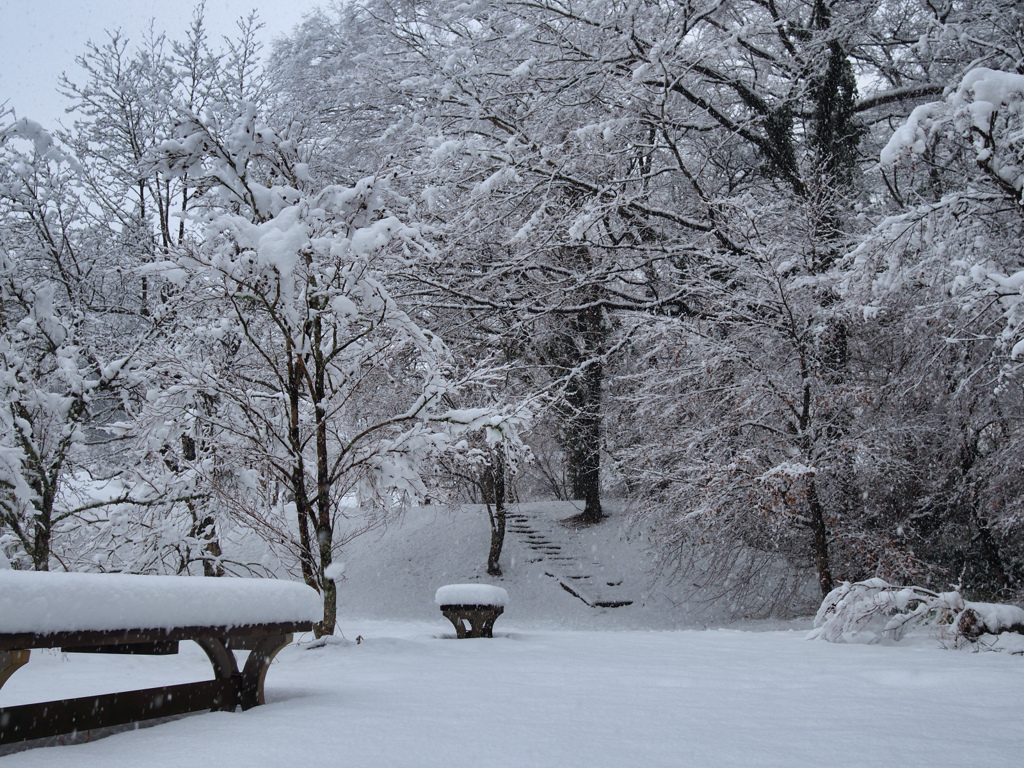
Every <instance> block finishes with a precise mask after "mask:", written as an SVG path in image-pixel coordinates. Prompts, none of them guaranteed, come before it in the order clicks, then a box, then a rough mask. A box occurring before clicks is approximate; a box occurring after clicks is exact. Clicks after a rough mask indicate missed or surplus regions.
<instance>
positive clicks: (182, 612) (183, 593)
mask: <svg viewBox="0 0 1024 768" xmlns="http://www.w3.org/2000/svg"><path fill="white" fill-rule="evenodd" d="M321 615H322V605H321V602H320V598H319V596H318V595H317V593H316V592H315V591H314V590H312V589H310V588H309V587H307V586H305V585H303V584H297V583H294V582H286V581H274V580H269V579H233V578H222V579H212V578H210V579H208V578H198V577H187V576H131V575H122V574H86V573H36V572H25V571H11V570H0V688H2V686H3V684H4V683H5V682H6V681H7V680H8V679H9V678H10V676H11V675H12V674H14V672H16V671H17V670H18V669H19V668H21V667H22V666H24V665H25V664H26V663H27V662H28V660H29V652H30V650H31V649H33V648H60V649H61V650H62V651H64V652H84V653H143V654H169V653H177V652H178V643H179V642H180V641H182V640H194V641H195V642H196V643H197V644H198V645H199V646H200V647H201V648H202V649H203V650H204V651H205V652H206V655H207V656H208V657H209V658H210V662H211V663H212V665H213V672H214V679H213V680H207V681H203V682H197V683H186V684H184V685H172V686H166V687H162V688H148V689H144V690H137V691H127V692H122V693H113V694H106V695H101V696H86V697H83V698H79V699H64V700H60V701H49V702H42V703H39V704H24V705H20V706H11V707H3V708H0V744H8V743H12V742H20V741H26V740H29V739H38V738H44V737H49V736H57V735H61V734H66V733H73V732H76V731H78V732H81V731H86V730H90V731H91V730H94V729H97V728H106V727H109V726H114V725H123V724H126V723H134V722H139V721H141V720H148V719H151V718H157V717H167V716H170V715H179V714H184V713H186V712H198V711H201V710H210V709H212V710H221V711H233V710H234V709H235V707H237V706H241V707H242V709H248V708H250V707H254V706H256V705H257V704H262V703H263V702H264V696H263V683H264V679H265V678H266V674H267V668H268V667H269V666H270V662H271V661H272V660H273V658H274V656H275V655H276V654H277V653H278V651H280V650H281V649H282V648H283V647H284V646H285V645H287V644H288V643H289V642H290V641H291V636H292V633H293V632H304V631H308V630H309V629H310V628H311V626H312V624H313V622H314V621H316V620H318V619H319V618H320V616H321ZM235 650H248V651H249V656H248V658H247V659H246V661H245V664H244V666H243V667H242V669H241V670H239V666H238V662H237V660H236V659H235V655H234V651H235ZM0 703H2V699H0Z"/></svg>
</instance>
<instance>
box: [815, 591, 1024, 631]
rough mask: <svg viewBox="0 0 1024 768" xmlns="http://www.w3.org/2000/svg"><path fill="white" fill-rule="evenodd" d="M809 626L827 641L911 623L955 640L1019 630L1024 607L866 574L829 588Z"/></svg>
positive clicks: (907, 627)
mask: <svg viewBox="0 0 1024 768" xmlns="http://www.w3.org/2000/svg"><path fill="white" fill-rule="evenodd" d="M814 626H815V629H814V630H813V631H812V632H811V634H810V637H811V638H820V639H823V640H828V641H829V642H841V641H844V640H854V639H866V640H867V641H868V642H877V641H879V640H882V639H891V640H899V639H900V638H901V637H903V636H904V635H905V634H906V633H907V632H908V631H910V630H912V629H914V628H916V627H934V628H936V629H937V630H938V631H939V634H940V635H941V636H942V637H943V638H945V639H948V640H952V641H953V642H954V643H956V642H959V641H960V640H967V641H974V640H977V639H978V638H979V637H981V636H982V635H984V634H992V635H996V634H1000V633H1002V632H1019V633H1024V608H1020V607H1018V606H1015V605H1000V604H996V603H975V602H968V601H966V600H964V599H963V596H962V595H961V594H960V592H959V591H953V592H932V591H931V590H928V589H923V588H921V587H900V586H894V585H891V584H888V583H887V582H885V581H884V580H882V579H868V580H867V581H859V582H856V583H852V584H851V583H850V582H844V583H843V584H841V585H840V586H838V587H836V588H835V589H833V590H832V591H831V592H829V594H828V595H827V596H826V597H825V600H824V601H823V602H822V604H821V608H819V609H818V614H817V616H815V619H814Z"/></svg>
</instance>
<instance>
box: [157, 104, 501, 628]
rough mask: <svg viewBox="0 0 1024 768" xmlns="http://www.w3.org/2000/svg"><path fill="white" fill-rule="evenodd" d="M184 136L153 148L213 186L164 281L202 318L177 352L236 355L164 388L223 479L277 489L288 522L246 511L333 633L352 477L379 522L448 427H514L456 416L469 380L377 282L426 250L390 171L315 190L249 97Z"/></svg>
mask: <svg viewBox="0 0 1024 768" xmlns="http://www.w3.org/2000/svg"><path fill="white" fill-rule="evenodd" d="M177 136H178V137H177V138H176V139H173V140H168V141H166V142H164V144H163V145H162V147H161V149H160V157H161V159H160V161H159V163H160V167H161V168H162V169H163V171H164V172H165V173H166V174H167V175H169V176H172V177H181V176H184V177H187V178H189V179H192V180H196V181H198V180H202V182H203V184H204V186H206V187H208V188H209V192H208V194H207V196H206V199H205V201H204V203H203V205H202V206H201V207H198V208H196V209H194V210H196V213H195V214H194V216H193V217H192V218H191V222H192V223H191V224H190V226H192V227H194V228H195V233H194V236H192V237H191V238H189V240H188V242H187V247H186V248H184V249H183V250H181V251H180V252H179V253H177V254H176V257H175V259H174V260H173V262H168V263H167V264H165V265H164V267H165V268H164V269H163V276H164V277H165V279H168V280H172V281H177V282H178V283H179V290H180V291H181V292H182V293H183V294H184V295H187V296H190V297H192V300H193V301H195V302H196V305H197V308H198V311H195V312H190V313H188V314H189V315H190V316H192V317H194V318H197V319H196V320H195V321H194V322H193V323H192V324H191V327H190V329H189V334H188V337H189V338H190V339H191V341H190V349H189V352H188V354H187V355H185V357H186V359H194V358H195V357H196V356H197V355H196V353H199V352H200V350H201V348H202V347H208V348H210V349H225V348H227V349H230V350H231V355H230V358H226V357H225V356H223V355H219V356H216V355H212V354H209V353H206V354H202V355H201V356H199V358H198V359H200V360H202V363H201V364H194V365H190V366H188V367H182V368H181V369H179V370H178V371H176V372H175V378H179V377H180V380H181V384H180V385H179V386H178V387H173V388H171V389H169V390H168V392H169V393H172V394H171V395H170V396H171V397H174V398H176V399H175V400H174V402H175V407H177V408H181V409H182V410H183V413H182V416H181V418H185V419H187V420H189V421H193V422H205V423H206V425H207V427H208V428H209V431H210V433H211V434H212V435H214V437H213V438H211V439H213V440H215V441H216V442H217V443H218V444H227V445H230V446H231V450H232V451H233V453H234V455H235V456H236V457H237V458H238V460H239V465H236V466H235V467H234V468H233V471H234V472H236V473H240V474H245V473H251V472H253V471H255V472H256V473H266V474H265V475H264V477H270V478H272V479H273V483H272V484H271V486H270V489H271V491H272V493H274V494H276V498H272V499H270V500H269V501H271V502H272V503H276V504H277V505H278V506H282V508H284V507H286V508H289V509H291V510H292V511H293V514H294V518H293V519H292V520H290V521H268V520H267V518H266V517H265V515H263V514H262V513H261V512H260V511H256V510H251V511H250V513H249V514H250V515H252V516H259V517H260V518H261V519H262V520H264V521H266V522H267V523H268V525H269V526H270V528H271V529H272V533H273V536H276V537H277V538H278V539H279V540H280V541H285V542H287V544H288V545H289V546H290V548H291V550H292V553H293V555H294V556H295V558H296V559H297V561H298V566H299V568H300V570H301V573H302V576H303V578H304V579H305V580H306V582H307V583H309V584H310V585H312V586H315V587H316V588H317V589H319V590H321V591H322V593H323V595H324V621H323V623H322V624H321V625H320V627H319V630H318V631H319V632H321V633H330V632H332V631H333V628H334V624H335V617H336V600H337V593H336V588H335V584H334V581H333V575H334V570H335V569H333V568H332V563H333V562H334V557H335V552H336V550H337V547H338V546H339V543H340V542H339V541H338V540H337V539H336V538H335V536H336V530H337V529H338V521H339V519H340V518H341V517H342V516H344V514H345V505H344V503H343V500H344V499H345V497H346V496H350V495H352V494H353V493H354V492H355V491H356V489H357V485H359V484H362V485H363V486H364V487H369V488H370V489H372V492H373V495H374V496H375V497H376V498H377V499H378V500H379V503H380V507H381V511H382V512H384V511H386V509H387V507H388V506H389V504H390V503H391V502H392V501H393V500H394V499H396V497H397V498H399V499H400V498H403V497H414V498H415V497H421V496H423V495H424V494H425V492H426V488H425V485H424V481H423V477H422V472H423V465H424V464H425V463H426V462H428V461H429V460H430V458H431V457H434V456H438V455H441V454H445V453H448V452H453V451H457V450H460V449H461V448H460V446H459V445H458V443H457V441H456V440H455V439H454V438H453V434H454V432H457V431H459V430H465V429H470V428H481V427H483V428H486V431H487V434H488V435H489V440H490V441H495V440H500V439H502V437H503V432H504V433H505V435H507V436H508V438H509V439H512V438H513V437H514V422H513V420H510V419H509V418H508V417H506V416H505V415H502V414H500V413H493V412H492V411H489V410H481V409H476V410H469V411H466V410H458V411H456V410H453V409H452V408H451V406H450V403H451V402H452V401H453V398H455V397H456V394H457V392H458V390H459V389H460V387H462V386H463V385H465V384H467V383H468V382H469V381H471V380H474V379H475V378H477V377H478V376H479V375H480V374H478V373H477V372H469V373H460V372H458V371H456V370H454V369H453V368H452V362H451V356H450V354H449V352H448V350H447V348H446V347H445V345H444V343H443V342H442V341H441V339H440V338H439V337H437V336H436V335H434V334H432V333H431V332H430V331H427V330H425V329H423V328H421V327H420V326H419V325H417V324H416V323H415V322H414V321H413V320H412V319H411V318H410V316H409V315H408V314H407V313H406V312H405V311H404V310H403V309H402V308H401V307H400V306H399V305H398V304H397V302H396V301H395V299H394V298H393V297H392V296H391V294H390V292H389V290H388V287H387V285H386V284H385V282H384V279H383V276H384V275H385V274H386V273H387V271H389V269H393V268H394V266H395V265H399V264H402V263H411V262H412V261H414V260H415V259H416V258H417V257H419V256H420V255H421V254H422V253H424V252H426V251H428V250H429V248H430V246H429V243H428V241H427V239H426V238H425V236H424V233H423V231H422V230H421V229H420V228H418V227H417V226H415V225H414V224H411V223H407V222H406V221H403V219H401V218H400V217H399V216H397V215H395V214H394V213H393V212H392V210H391V209H390V208H389V195H388V190H387V185H388V179H387V177H386V176H385V175H380V176H377V177H370V178H366V179H363V180H362V181H360V182H358V183H357V184H356V185H355V186H352V187H346V186H337V185H328V186H322V187H321V186H318V185H316V184H314V183H313V182H311V181H310V179H309V175H308V172H307V163H306V160H307V157H306V156H305V155H304V152H305V147H304V145H303V143H302V141H301V137H300V135H299V128H298V126H296V125H295V124H291V125H289V126H286V127H285V128H283V129H281V130H280V131H276V130H274V129H273V128H272V127H271V126H270V125H268V124H267V123H266V122H264V120H263V119H262V117H261V116H260V115H259V114H258V112H257V110H256V108H255V107H254V106H253V105H251V104H246V103H242V104H241V105H240V109H239V112H238V113H237V115H236V117H235V118H234V120H232V121H231V122H230V123H220V122H215V123H208V122H207V121H205V120H204V118H202V117H199V116H196V115H184V116H183V119H182V122H181V124H180V125H179V128H178V130H177ZM224 363H227V364H226V365H224ZM482 375H484V376H486V374H482ZM467 377H468V378H467ZM182 387H189V388H191V389H192V390H193V391H194V392H197V393H199V392H201V393H204V395H205V396H211V397H216V398H217V406H216V408H214V409H212V410H205V411H204V410H202V409H199V408H196V407H195V405H194V403H195V401H196V398H195V396H189V397H188V398H186V399H185V400H182V399H181V398H180V397H178V396H177V395H174V394H173V390H174V389H181V388H182ZM237 485H238V484H237V483H236V484H235V486H236V487H237ZM363 498H366V494H363ZM236 501H239V503H241V504H242V505H243V506H244V505H246V504H249V505H251V504H260V503H267V501H268V499H267V498H266V497H265V496H264V497H262V498H260V497H259V496H256V497H253V498H250V499H248V500H246V499H244V498H242V499H239V498H238V497H236Z"/></svg>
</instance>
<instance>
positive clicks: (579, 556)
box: [0, 505, 1024, 768]
mask: <svg viewBox="0 0 1024 768" xmlns="http://www.w3.org/2000/svg"><path fill="white" fill-rule="evenodd" d="M528 511H530V513H531V515H535V516H544V515H556V514H561V511H559V510H558V509H556V508H554V507H553V506H550V507H545V506H543V505H539V506H537V507H536V508H532V509H530V510H528ZM617 526H618V523H617V522H616V520H615V519H613V520H611V521H609V523H608V526H607V527H606V528H605V527H603V526H602V527H600V528H598V529H593V530H592V531H590V532H588V533H587V535H585V536H584V537H583V538H582V539H579V538H572V537H571V536H570V538H572V541H571V542H568V541H567V542H564V543H565V544H566V547H563V548H562V551H563V553H564V552H565V551H566V550H567V549H571V548H572V547H570V546H569V544H572V546H573V547H575V546H576V545H578V544H580V542H581V541H582V545H581V547H582V548H581V549H580V548H577V550H576V555H574V557H575V559H574V560H563V561H559V563H558V564H559V565H560V567H562V568H563V569H565V568H568V569H572V568H577V567H578V568H584V567H585V568H586V569H587V570H588V572H591V575H593V574H596V573H598V566H600V567H601V568H602V569H604V570H601V571H600V572H601V573H611V570H612V569H614V570H615V571H616V572H617V573H618V575H619V576H620V577H621V578H622V579H623V583H622V584H621V585H618V586H619V587H621V589H622V590H624V591H623V594H626V593H627V592H628V594H630V595H632V596H633V597H634V598H635V599H636V601H635V603H634V604H633V605H630V606H627V607H624V608H605V609H595V608H591V607H589V606H587V605H586V604H585V603H584V602H582V601H581V600H579V599H577V598H575V597H573V596H572V595H570V594H568V593H567V592H566V591H565V590H564V589H562V588H561V586H560V583H559V582H558V581H557V580H556V579H555V577H553V576H548V575H546V573H547V572H548V571H551V570H552V569H551V568H550V567H549V566H551V563H550V562H547V561H545V560H544V559H543V558H539V559H538V558H537V557H535V555H536V550H535V549H532V548H530V547H528V546H527V545H525V544H524V543H523V541H520V540H517V539H511V540H510V542H509V549H508V551H507V554H508V557H507V559H504V561H503V562H504V563H505V570H506V575H505V577H504V579H501V580H496V579H487V578H485V577H483V575H482V574H483V571H484V567H483V565H484V563H485V561H486V554H487V521H486V516H485V515H484V513H483V512H482V511H480V510H475V511H467V512H461V513H455V514H446V513H441V512H435V511H425V510H420V511H417V512H416V513H412V514H410V515H409V516H408V517H407V518H406V520H405V522H404V523H403V524H402V525H400V526H393V527H392V528H391V529H389V531H388V532H387V533H386V534H384V535H383V536H382V537H379V538H376V539H365V540H363V541H360V542H353V543H352V544H351V545H350V546H349V548H348V549H347V551H346V553H345V560H346V565H347V568H346V581H344V582H343V583H342V584H341V596H342V597H341V626H342V629H343V631H344V634H345V639H341V638H336V642H333V643H330V644H327V645H323V646H320V647H309V645H305V646H292V647H289V648H287V649H285V650H284V651H283V652H282V653H281V654H280V656H278V658H277V660H276V661H275V663H274V664H273V666H272V667H271V669H270V672H269V674H268V676H267V699H268V704H267V706H264V707H259V708H256V709H253V710H250V711H248V712H244V713H242V712H239V713H232V714H227V713H212V714H202V715H193V716H190V717H186V718H182V719H180V720H176V721H173V722H169V723H163V724H160V725H157V726H154V727H149V728H143V729H140V730H138V731H133V732H127V733H121V734H118V735H114V736H110V737H108V738H104V739H100V740H97V741H95V742H93V743H88V744H76V745H72V746H60V747H48V748H39V749H34V750H29V751H26V752H20V753H17V754H12V755H8V756H6V757H2V758H0V764H2V766H3V768H15V767H16V766H19V767H20V766H40V767H42V766H45V767H46V768H50V766H53V765H69V766H75V767H76V768H88V767H89V766H97V767H99V766H102V768H112V767H113V766H134V765H143V764H144V765H146V766H152V767H153V768H157V767H158V766H180V765H185V764H190V763H194V762H197V763H200V764H203V765H213V766H217V767H218V768H235V767H236V766H237V767H238V768H241V767H242V766H251V765H261V766H264V765H265V766H278V765H281V766H291V765H309V764H327V765H334V764H336V765H344V766H352V767H354V766H368V767H369V766H372V767H373V768H380V767H382V766H433V765H437V766H445V768H457V767H458V766H479V765H487V766H517V767H518V766H531V768H534V767H537V766H559V767H560V768H561V767H564V766H575V765H580V766H588V768H592V767H599V766H627V765H643V766H700V767H701V768H707V767H711V768H714V767H717V766H744V768H748V767H749V766H774V765H778V766H787V768H789V767H792V766H804V765H807V766H812V765H813V766H819V765H828V766H875V765H877V766H900V768H904V767H905V766H928V767H929V768H934V767H935V766H963V765H968V764H979V765H998V766H1010V765H1018V764H1020V759H1021V757H1020V756H1021V755H1022V754H1024V728H1021V726H1020V712H1021V710H1022V707H1024V658H1022V657H1021V656H1017V655H1012V654H1010V653H972V652H971V651H969V650H958V651H951V650H945V649H943V648H941V647H940V646H939V643H938V642H937V641H936V640H934V639H931V638H929V637H927V636H920V637H917V638H912V639H909V640H907V641H904V642H902V643H900V644H890V645H843V644H829V643H825V642H822V641H809V640H807V639H805V638H806V634H807V633H806V627H807V626H809V625H808V624H806V623H804V624H794V625H792V628H790V629H780V628H778V627H779V626H780V625H773V628H770V629H764V630H760V631H759V630H757V629H745V630H743V631H741V630H737V629H729V628H716V629H702V628H699V627H702V626H703V624H698V625H697V626H698V628H695V629H686V628H685V626H686V622H687V617H688V616H689V617H690V619H691V625H692V624H693V616H694V614H692V613H690V612H688V611H687V610H686V609H685V608H684V607H679V608H677V609H673V610H666V609H665V606H669V607H670V606H671V601H672V600H673V599H675V596H673V595H671V594H668V593H665V592H660V591H659V589H660V587H659V586H658V582H656V581H655V580H653V578H652V577H651V576H650V574H649V572H648V570H647V569H646V567H645V566H644V563H645V562H646V555H645V554H644V553H643V551H642V549H638V548H637V547H635V546H634V545H633V544H631V543H630V542H625V541H622V540H620V539H619V537H618V533H617V531H618V530H619V529H618V527H617ZM545 535H546V536H547V535H548V534H545ZM530 561H534V562H530ZM580 563H582V565H581V564H580ZM609 580H611V581H614V580H615V579H609ZM474 582H476V583H493V584H496V585H500V586H502V587H504V588H506V589H507V590H508V593H509V607H508V609H507V610H506V613H505V615H504V616H502V617H501V618H500V619H499V620H498V622H497V624H496V625H495V637H494V638H493V639H491V640H483V639H481V640H458V641H457V640H454V639H451V638H452V636H453V635H454V632H453V628H452V627H451V625H450V624H448V623H447V622H446V621H445V620H444V619H443V618H442V616H441V615H440V612H439V611H438V609H437V606H436V604H435V602H434V599H433V598H434V592H435V590H436V589H437V588H438V587H439V586H441V585H443V584H446V583H474ZM606 583H607V582H606ZM701 621H702V620H701ZM669 625H671V626H675V627H680V628H674V629H670V630H665V629H664V627H665V626H669ZM747 626H753V625H747ZM627 627H631V628H627ZM357 639H358V640H359V642H358V643H356V640H357ZM209 676H210V673H209V664H208V662H207V661H206V658H205V656H204V655H203V654H202V652H201V651H200V650H199V649H198V648H197V647H194V646H193V645H192V644H183V645H182V653H181V654H179V655H178V656H169V657H152V658H148V657H130V656H129V657H104V656H92V655H66V656H62V655H61V654H59V653H57V652H46V651H43V652H40V651H34V652H33V658H32V661H31V662H30V663H29V664H28V665H27V666H26V667H25V668H24V669H22V670H20V671H19V672H18V673H17V674H15V675H14V676H13V677H12V678H11V680H10V681H9V682H8V683H7V685H6V686H5V687H4V688H3V690H2V691H0V705H4V704H18V703H25V702H28V701H38V700H43V699H47V698H61V697H70V696H81V695H87V694H90V693H101V692H106V691H111V690H117V689H125V688H132V687H144V686H152V685H162V684H172V683H178V682H187V681H188V680H198V679H205V678H208V677H209Z"/></svg>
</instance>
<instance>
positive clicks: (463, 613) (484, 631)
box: [434, 584, 508, 638]
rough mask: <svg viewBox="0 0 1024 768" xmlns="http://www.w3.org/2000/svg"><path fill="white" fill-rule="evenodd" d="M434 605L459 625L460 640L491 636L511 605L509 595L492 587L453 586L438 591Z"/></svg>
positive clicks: (458, 634)
mask: <svg viewBox="0 0 1024 768" xmlns="http://www.w3.org/2000/svg"><path fill="white" fill-rule="evenodd" d="M434 602H436V603H437V604H438V605H439V606H441V613H443V614H444V616H445V618H446V619H448V621H450V622H451V623H452V624H453V625H454V626H455V634H456V636H457V637H459V638H466V637H491V636H492V635H491V632H492V630H493V629H494V622H495V620H496V619H497V618H498V617H499V616H501V614H502V613H504V612H505V606H506V605H508V592H506V591H505V590H504V589H502V588H501V587H492V586H490V585H489V584H449V585H447V586H445V587H441V588H440V589H438V590H437V593H436V594H435V595H434Z"/></svg>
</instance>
